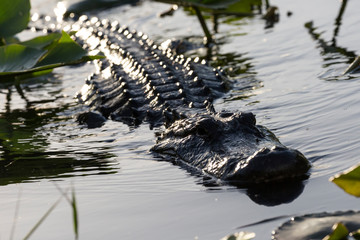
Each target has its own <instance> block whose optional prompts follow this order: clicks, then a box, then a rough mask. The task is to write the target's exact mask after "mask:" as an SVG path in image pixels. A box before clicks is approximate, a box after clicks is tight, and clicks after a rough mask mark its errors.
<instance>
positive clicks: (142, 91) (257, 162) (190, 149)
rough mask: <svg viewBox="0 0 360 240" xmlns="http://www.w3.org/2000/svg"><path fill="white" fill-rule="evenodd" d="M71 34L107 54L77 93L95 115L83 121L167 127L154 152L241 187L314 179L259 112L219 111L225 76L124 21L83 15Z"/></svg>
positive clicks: (306, 163) (70, 25) (299, 156)
mask: <svg viewBox="0 0 360 240" xmlns="http://www.w3.org/2000/svg"><path fill="white" fill-rule="evenodd" d="M65 29H67V30H75V31H77V33H76V35H75V36H76V40H77V41H79V42H80V43H82V44H83V45H84V47H86V48H88V49H91V50H93V49H98V50H99V51H101V52H103V53H104V54H105V56H106V59H103V60H100V61H98V62H97V67H98V71H97V73H95V74H93V75H92V76H91V77H89V79H88V80H87V81H86V84H85V85H84V87H83V89H82V90H81V91H80V92H79V94H78V99H79V101H80V102H82V103H85V104H87V105H89V106H90V108H91V110H92V112H89V113H84V114H82V115H81V116H80V117H79V121H80V122H82V123H86V124H88V126H89V127H99V126H101V124H102V122H103V121H104V120H105V118H109V117H110V118H111V119H113V120H116V121H122V122H124V123H126V124H129V125H132V126H136V125H139V124H141V123H142V122H144V121H145V122H148V123H149V124H150V125H151V126H152V127H153V126H164V127H165V130H164V131H163V132H162V133H161V134H159V135H160V136H159V138H158V140H157V144H156V145H155V146H154V147H153V148H152V149H151V151H153V152H154V153H156V154H157V155H159V156H161V157H162V158H165V159H167V160H174V161H176V162H178V163H179V164H185V165H187V166H190V168H192V169H195V170H196V171H200V172H203V173H205V174H209V175H211V176H214V177H216V178H219V179H222V180H224V181H226V182H231V183H234V184H240V185H244V186H248V185H252V184H257V183H264V182H274V181H288V180H290V179H293V178H297V179H298V178H300V179H304V178H305V177H307V176H308V175H307V174H308V170H309V168H310V163H309V161H308V160H307V159H306V158H305V157H304V155H302V154H301V153H300V152H299V151H297V150H293V149H289V148H287V147H285V146H284V145H282V144H281V143H280V142H279V140H278V139H277V138H276V137H275V135H274V134H273V133H271V132H270V131H269V130H268V129H266V128H265V127H262V126H259V125H256V120H255V116H254V115H253V114H252V113H244V112H239V113H229V112H220V113H216V112H215V110H214V107H213V105H212V101H213V99H214V98H219V97H221V96H222V95H223V93H224V92H225V91H226V90H227V85H228V84H227V79H226V77H225V76H224V75H223V73H222V72H221V70H218V69H213V68H211V67H209V66H208V65H207V63H206V62H200V61H199V60H198V59H195V60H192V59H188V58H185V57H184V56H182V55H174V53H172V51H171V49H162V48H161V47H158V46H157V45H155V44H154V43H153V41H152V40H150V39H149V38H148V37H147V36H146V35H144V34H142V33H137V32H135V31H130V30H129V29H127V28H126V27H120V26H119V24H118V23H110V22H108V21H99V20H98V19H97V18H92V19H88V18H87V17H85V16H82V17H80V18H79V19H78V20H75V21H74V22H70V23H68V26H65ZM96 112H99V113H100V114H97V113H96ZM104 117H105V118H104Z"/></svg>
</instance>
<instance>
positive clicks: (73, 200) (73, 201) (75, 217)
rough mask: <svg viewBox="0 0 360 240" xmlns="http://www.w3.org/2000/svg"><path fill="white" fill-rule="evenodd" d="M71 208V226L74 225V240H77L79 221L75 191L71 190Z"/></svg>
mask: <svg viewBox="0 0 360 240" xmlns="http://www.w3.org/2000/svg"><path fill="white" fill-rule="evenodd" d="M71 207H72V210H73V224H74V232H75V238H76V239H78V238H79V219H78V211H77V207H76V198H75V189H74V187H72V188H71Z"/></svg>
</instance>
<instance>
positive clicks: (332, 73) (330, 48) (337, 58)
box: [305, 0, 357, 81]
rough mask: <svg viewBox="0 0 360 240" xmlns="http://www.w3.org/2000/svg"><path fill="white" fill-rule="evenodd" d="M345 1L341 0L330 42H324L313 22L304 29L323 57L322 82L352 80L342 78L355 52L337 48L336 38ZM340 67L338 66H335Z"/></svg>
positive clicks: (354, 56)
mask: <svg viewBox="0 0 360 240" xmlns="http://www.w3.org/2000/svg"><path fill="white" fill-rule="evenodd" d="M346 5H347V0H343V1H342V3H341V5H340V8H339V13H338V15H337V17H336V18H335V21H334V31H333V35H332V38H331V40H329V41H326V40H325V39H324V38H322V36H321V35H322V33H318V32H317V31H316V30H317V28H316V27H314V23H313V22H308V23H306V24H305V27H306V28H307V29H308V31H309V34H310V35H311V37H312V38H313V39H314V40H315V41H316V42H317V47H318V48H319V50H320V53H321V56H322V57H323V60H324V64H323V68H324V69H325V72H324V73H322V74H321V75H320V77H321V78H322V79H324V80H330V81H331V80H349V79H352V78H354V77H353V76H351V75H346V76H343V73H344V71H345V69H346V67H344V66H346V65H344V64H350V63H352V62H353V61H354V60H355V58H356V57H357V55H356V52H355V51H351V50H348V49H347V48H345V47H341V46H338V44H337V37H338V34H339V31H340V27H341V25H342V21H343V20H342V19H343V16H344V13H345V9H346ZM337 65H340V66H337Z"/></svg>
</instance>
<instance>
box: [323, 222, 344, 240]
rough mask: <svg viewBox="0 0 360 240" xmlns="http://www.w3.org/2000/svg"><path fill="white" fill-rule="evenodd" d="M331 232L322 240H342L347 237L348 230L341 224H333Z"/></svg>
mask: <svg viewBox="0 0 360 240" xmlns="http://www.w3.org/2000/svg"><path fill="white" fill-rule="evenodd" d="M332 230H333V231H332V233H330V234H329V235H327V236H326V237H324V238H323V240H342V239H345V238H346V237H347V236H348V235H349V230H348V229H347V228H346V227H345V226H344V224H342V223H341V222H339V223H335V224H334V226H333V227H332Z"/></svg>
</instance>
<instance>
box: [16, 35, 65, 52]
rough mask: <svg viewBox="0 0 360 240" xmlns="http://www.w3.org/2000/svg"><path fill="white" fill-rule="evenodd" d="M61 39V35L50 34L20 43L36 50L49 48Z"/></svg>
mask: <svg viewBox="0 0 360 240" xmlns="http://www.w3.org/2000/svg"><path fill="white" fill-rule="evenodd" d="M61 37H62V34H61V33H50V34H48V35H45V36H39V37H35V38H33V39H31V40H28V41H25V42H21V45H24V46H27V47H32V48H38V49H44V48H45V47H47V46H49V45H50V44H52V43H53V42H56V41H59V40H60V38H61Z"/></svg>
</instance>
